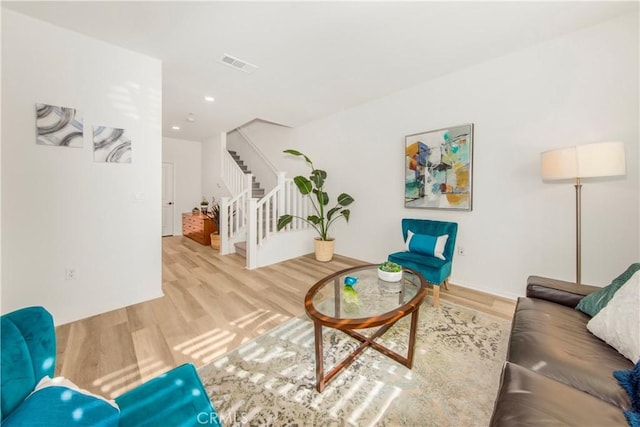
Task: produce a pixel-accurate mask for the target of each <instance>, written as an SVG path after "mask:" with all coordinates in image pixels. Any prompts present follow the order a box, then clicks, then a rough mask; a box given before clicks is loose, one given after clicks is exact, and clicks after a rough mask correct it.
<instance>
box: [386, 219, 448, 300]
mask: <svg viewBox="0 0 640 427" xmlns="http://www.w3.org/2000/svg"><path fill="white" fill-rule="evenodd" d="M409 231H411V232H413V233H414V234H417V235H427V236H434V237H438V236H442V235H445V234H447V235H449V238H448V239H447V243H446V245H445V247H444V251H443V256H444V258H445V259H444V260H442V259H439V258H436V257H435V256H430V255H427V254H425V251H418V252H416V251H413V250H412V251H402V252H396V253H393V254H391V255H389V257H388V260H389V261H392V262H395V263H397V264H400V265H402V266H403V267H407V268H410V269H412V270H414V271H416V272H418V273H420V274H421V275H422V276H423V277H424V279H425V280H426V281H427V282H429V283H431V284H432V285H433V306H434V307H439V306H440V286H441V285H442V286H444V288H445V289H449V276H451V267H452V265H453V254H454V247H455V245H456V236H457V234H458V224H457V223H455V222H444V221H431V220H427V219H413V218H404V219H403V220H402V236H403V238H404V241H405V242H406V241H407V235H408V232H409Z"/></svg>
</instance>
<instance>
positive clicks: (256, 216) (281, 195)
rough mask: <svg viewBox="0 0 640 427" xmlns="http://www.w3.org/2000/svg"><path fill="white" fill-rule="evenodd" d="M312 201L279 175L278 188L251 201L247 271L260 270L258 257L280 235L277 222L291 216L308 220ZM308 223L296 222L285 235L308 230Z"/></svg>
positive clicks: (281, 174)
mask: <svg viewBox="0 0 640 427" xmlns="http://www.w3.org/2000/svg"><path fill="white" fill-rule="evenodd" d="M309 208H310V205H309V200H308V197H306V196H303V195H302V194H301V193H300V192H299V191H298V188H297V187H296V186H295V183H294V182H293V180H292V179H287V178H285V173H284V172H278V185H277V186H276V187H275V188H274V189H273V190H271V191H270V192H269V193H268V194H266V195H265V196H264V197H262V198H261V199H259V200H258V199H250V200H249V215H248V216H249V219H248V221H249V222H248V228H247V268H249V269H253V268H256V267H258V264H257V261H256V260H257V254H258V251H259V250H260V247H261V246H262V245H263V243H264V242H265V241H267V240H268V239H269V238H270V237H271V236H273V235H274V234H275V233H278V218H279V217H280V215H284V214H290V215H294V216H300V217H303V218H306V217H307V216H308V215H309V212H310V210H309ZM309 227H310V226H309V224H307V223H306V222H304V221H302V220H300V219H297V218H294V220H293V221H292V222H291V223H289V224H288V225H287V226H286V227H285V229H284V230H282V231H293V230H301V229H306V228H309Z"/></svg>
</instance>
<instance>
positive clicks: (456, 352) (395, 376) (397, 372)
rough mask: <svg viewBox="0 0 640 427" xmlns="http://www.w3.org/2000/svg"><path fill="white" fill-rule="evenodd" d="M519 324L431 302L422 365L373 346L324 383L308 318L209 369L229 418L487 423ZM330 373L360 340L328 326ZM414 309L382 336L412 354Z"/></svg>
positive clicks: (422, 332)
mask: <svg viewBox="0 0 640 427" xmlns="http://www.w3.org/2000/svg"><path fill="white" fill-rule="evenodd" d="M509 328H510V322H509V321H507V320H503V319H499V318H497V317H493V316H490V315H487V314H484V313H479V312H477V311H474V310H471V309H468V308H464V307H460V306H457V305H453V304H451V303H448V302H442V303H441V306H440V308H438V309H435V308H433V307H431V306H428V305H427V304H424V305H423V306H422V308H421V309H420V322H419V328H418V337H417V341H416V349H415V356H414V366H413V369H411V370H410V369H407V368H405V367H404V366H402V365H400V364H399V363H396V362H394V361H393V360H391V359H389V358H387V357H386V356H383V355H382V354H380V353H378V352H377V351H375V350H373V349H371V348H368V349H366V350H365V351H364V352H363V353H362V354H361V355H360V357H359V358H358V359H356V361H355V362H354V363H353V364H352V365H351V366H350V367H349V368H347V369H346V370H343V371H342V372H341V373H339V374H338V375H337V376H336V377H335V379H334V380H333V381H332V382H331V383H329V385H328V386H327V387H326V388H325V389H324V391H323V392H322V393H318V392H317V391H316V390H315V356H314V342H313V323H312V322H311V321H310V320H308V319H307V318H306V316H301V317H298V318H295V319H291V320H289V321H287V322H285V323H283V324H282V325H280V326H278V327H277V328H276V329H274V330H272V331H270V332H268V333H266V334H264V335H262V336H260V337H258V338H256V339H255V340H253V341H250V342H248V343H246V344H244V345H242V346H241V347H240V348H238V349H236V350H234V351H232V352H230V353H228V354H226V355H225V356H222V357H221V358H219V359H217V360H216V361H214V362H213V363H211V364H210V365H207V366H204V367H202V368H200V369H199V374H200V377H201V378H202V380H203V382H204V384H205V386H206V388H207V391H208V393H209V396H210V397H211V400H212V402H213V404H214V406H215V407H216V410H217V411H218V413H219V415H220V418H221V420H222V422H223V424H224V426H226V427H229V426H247V425H251V426H350V425H354V426H486V425H488V423H489V419H490V417H491V412H492V411H493V402H494V399H495V397H496V393H497V390H498V383H499V379H500V372H501V369H502V365H503V362H504V360H505V355H506V349H507V342H508V336H509ZM323 330H324V334H323V338H324V351H325V372H326V371H327V370H328V369H330V368H331V367H332V366H334V365H335V364H336V363H337V362H339V361H340V360H342V359H343V358H344V355H345V354H346V353H347V352H348V350H350V349H353V348H355V347H356V346H357V344H356V341H355V340H354V339H352V338H351V337H349V336H347V335H345V334H343V333H342V332H339V331H336V330H333V329H330V328H324V329H323ZM408 331H409V317H406V318H404V319H402V320H400V321H399V322H398V323H397V324H396V325H394V326H393V328H391V329H390V330H389V331H387V333H386V334H385V335H383V336H382V337H381V338H380V339H379V340H378V341H381V342H383V343H384V345H386V346H388V347H389V348H391V349H393V350H395V351H397V352H398V353H400V354H406V347H407V338H408Z"/></svg>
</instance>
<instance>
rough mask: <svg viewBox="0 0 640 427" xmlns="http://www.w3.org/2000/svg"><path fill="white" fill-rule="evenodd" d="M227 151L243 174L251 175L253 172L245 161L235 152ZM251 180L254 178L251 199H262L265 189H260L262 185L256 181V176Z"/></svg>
mask: <svg viewBox="0 0 640 427" xmlns="http://www.w3.org/2000/svg"><path fill="white" fill-rule="evenodd" d="M227 151H228V152H229V154H230V155H231V157H233V160H235V162H236V164H237V165H238V167H239V168H240V169H242V172H244V173H245V174H250V173H251V171H250V170H249V168H248V167H247V165H245V164H244V161H242V159H241V158H240V156H238V153H236V152H235V151H231V150H227ZM251 178H252V182H251V197H253V198H255V199H261V198H262V197H263V196H264V188H262V187H260V183H259V182H258V181H256V177H255V175H253V176H252V177H251Z"/></svg>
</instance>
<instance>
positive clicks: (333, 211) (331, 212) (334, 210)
mask: <svg viewBox="0 0 640 427" xmlns="http://www.w3.org/2000/svg"><path fill="white" fill-rule="evenodd" d="M340 209H342V208H341V207H339V206H336V207H335V208H333V209H331V210H330V211H329V212H327V221H331V217H332V216H333V214H334V213H336V212H338V211H339V210H340Z"/></svg>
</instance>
